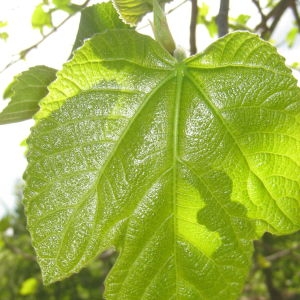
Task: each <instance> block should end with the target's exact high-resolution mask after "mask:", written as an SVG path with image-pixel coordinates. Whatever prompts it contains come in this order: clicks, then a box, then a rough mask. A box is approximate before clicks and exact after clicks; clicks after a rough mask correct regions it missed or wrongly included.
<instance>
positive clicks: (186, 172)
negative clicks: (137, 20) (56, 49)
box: [24, 30, 300, 300]
mask: <svg viewBox="0 0 300 300" xmlns="http://www.w3.org/2000/svg"><path fill="white" fill-rule="evenodd" d="M124 45H125V46H124ZM57 76H58V77H57V80H56V81H55V82H53V83H52V85H51V86H50V88H49V91H50V92H49V94H48V95H47V96H46V97H45V98H44V99H43V100H42V102H41V110H40V112H39V113H38V114H37V115H36V125H35V127H34V128H33V130H32V134H31V136H30V137H29V138H28V147H29V148H28V162H29V165H28V168H27V171H26V174H25V178H26V181H27V185H26V189H25V200H24V204H25V207H26V214H27V217H28V227H29V230H30V232H31V236H32V241H33V245H34V247H35V250H36V253H37V256H38V261H39V264H40V266H41V268H42V273H43V279H44V282H45V283H46V284H49V283H51V282H53V281H56V280H60V279H62V278H64V277H66V276H69V275H70V274H72V273H74V272H77V271H79V270H80V269H81V268H82V267H84V266H85V265H86V264H87V263H88V262H90V261H91V260H92V259H93V258H94V257H96V256H97V255H98V254H99V253H101V252H103V251H104V250H106V249H108V248H111V247H114V248H116V250H117V251H118V252H119V257H118V259H117V261H116V264H115V266H114V268H113V270H112V272H111V273H110V274H109V276H108V279H107V281H106V291H105V299H107V300H115V299H116V300H119V299H130V300H134V299H138V300H141V299H151V300H152V299H160V300H161V299H218V300H220V299H226V300H229V299H236V298H237V297H238V295H239V293H240V291H241V289H242V286H243V283H244V280H245V277H246V276H247V273H248V270H249V267H250V264H251V256H252V241H253V239H255V238H258V237H260V236H261V234H262V233H263V232H265V231H269V232H273V233H276V234H283V233H290V232H293V231H296V230H298V229H299V227H300V218H299V213H300V203H299V202H300V195H299V193H300V191H299V184H300V178H299V174H300V151H299V150H300V125H299V124H300V114H299V112H300V101H299V97H300V91H299V88H298V87H297V84H296V80H295V79H294V78H293V77H292V75H291V72H290V70H288V69H287V68H286V66H285V65H284V61H283V59H282V57H280V56H279V55H278V54H277V52H276V50H275V48H273V47H272V46H271V45H270V44H269V43H266V42H264V41H262V40H260V39H259V38H258V37H257V36H256V35H253V34H250V33H246V32H238V33H233V34H230V35H227V36H226V37H224V38H222V39H219V40H218V41H216V42H215V43H213V44H212V45H211V46H210V47H209V48H208V49H207V50H206V51H204V52H203V53H202V54H199V55H196V56H193V57H190V58H188V59H185V60H183V61H181V62H178V61H177V60H176V59H175V58H174V57H172V56H171V55H170V54H169V53H168V52H167V51H166V50H164V49H162V48H161V46H160V45H159V44H158V43H157V42H155V41H153V40H152V39H151V38H149V37H146V36H143V35H140V34H138V33H136V32H134V31H132V30H107V31H106V32H104V33H102V34H99V35H95V36H94V37H93V38H92V39H90V40H88V41H87V42H86V43H85V44H84V46H83V47H82V48H80V49H79V50H78V51H77V52H76V53H75V55H74V57H73V59H72V60H71V61H70V62H68V63H67V64H66V65H65V66H64V68H63V69H62V71H60V72H58V74H57Z"/></svg>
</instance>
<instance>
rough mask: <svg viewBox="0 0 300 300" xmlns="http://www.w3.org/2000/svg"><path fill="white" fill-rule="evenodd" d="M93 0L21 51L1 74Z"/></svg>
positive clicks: (86, 2)
mask: <svg viewBox="0 0 300 300" xmlns="http://www.w3.org/2000/svg"><path fill="white" fill-rule="evenodd" d="M90 1H91V0H87V1H85V2H84V3H83V4H82V5H81V9H80V10H78V11H76V12H75V13H72V14H70V15H68V17H66V18H65V19H64V20H63V21H62V22H61V23H59V24H58V25H57V26H55V27H53V28H52V30H51V31H50V32H49V33H47V34H45V35H43V38H42V39H41V40H39V41H38V42H37V43H35V44H34V45H32V46H30V47H28V48H26V49H24V50H22V51H20V53H19V54H18V58H17V59H15V60H13V61H11V62H9V63H8V64H7V65H6V66H5V67H4V68H3V69H2V70H0V74H1V73H3V72H4V71H5V70H7V69H8V68H9V67H11V66H12V65H14V64H15V63H17V62H19V61H20V60H22V59H24V58H25V57H26V55H27V54H28V53H29V52H30V51H31V50H33V49H35V48H37V47H38V46H39V45H40V44H42V43H43V42H44V41H45V40H46V39H47V38H48V37H50V36H51V35H52V34H53V33H55V32H56V31H57V30H58V29H59V28H60V27H61V26H63V25H64V24H65V23H66V22H67V21H68V20H70V19H71V18H72V17H73V16H74V15H76V14H77V13H78V12H81V11H82V10H83V9H84V8H86V7H87V6H88V4H89V2H90Z"/></svg>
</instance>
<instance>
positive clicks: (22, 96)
mask: <svg viewBox="0 0 300 300" xmlns="http://www.w3.org/2000/svg"><path fill="white" fill-rule="evenodd" d="M55 78H56V70H55V69H52V68H49V67H46V66H35V67H32V68H30V69H29V70H27V71H25V72H23V73H21V74H19V75H18V76H16V77H15V79H14V81H13V82H12V83H11V84H10V85H9V86H8V87H7V89H6V90H5V92H4V95H3V96H4V98H11V101H10V102H9V104H8V105H7V106H6V107H5V108H4V109H3V111H2V112H1V113H0V124H8V123H15V122H20V121H24V120H27V119H30V118H32V116H33V115H34V114H35V113H36V112H37V111H38V109H39V106H38V103H39V101H40V100H41V99H42V98H43V97H44V96H45V95H46V94H47V93H48V89H47V87H48V85H49V84H50V83H51V82H52V81H53V80H54V79H55Z"/></svg>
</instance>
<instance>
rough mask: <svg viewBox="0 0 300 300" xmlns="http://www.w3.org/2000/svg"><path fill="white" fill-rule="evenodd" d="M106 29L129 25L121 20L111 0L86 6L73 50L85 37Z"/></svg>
mask: <svg viewBox="0 0 300 300" xmlns="http://www.w3.org/2000/svg"><path fill="white" fill-rule="evenodd" d="M106 29H129V26H128V25H126V24H125V23H124V22H122V21H121V20H120V18H119V15H118V14H117V12H116V10H115V9H114V7H113V5H112V3H111V2H107V3H101V4H96V5H93V6H89V7H86V8H85V9H84V10H83V11H82V12H81V18H80V23H79V30H78V32H77V36H76V40H75V43H74V46H73V50H72V52H73V51H74V50H75V49H77V48H78V47H80V46H81V45H82V44H83V41H84V40H85V39H87V38H90V37H91V36H93V35H94V34H96V33H100V32H103V31H104V30H106Z"/></svg>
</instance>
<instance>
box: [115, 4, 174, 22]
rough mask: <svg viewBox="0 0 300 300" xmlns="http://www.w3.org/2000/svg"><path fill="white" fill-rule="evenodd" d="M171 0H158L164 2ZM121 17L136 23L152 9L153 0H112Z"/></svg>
mask: <svg viewBox="0 0 300 300" xmlns="http://www.w3.org/2000/svg"><path fill="white" fill-rule="evenodd" d="M170 1H172V0H159V3H166V2H170ZM112 2H113V3H114V5H115V7H116V9H117V11H118V13H119V14H120V16H121V18H122V19H123V20H124V21H125V22H126V23H128V24H130V25H136V24H137V23H138V22H140V21H141V19H142V18H143V17H144V16H145V15H146V14H147V13H148V12H151V11H152V10H153V0H113V1H112Z"/></svg>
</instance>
